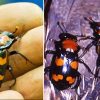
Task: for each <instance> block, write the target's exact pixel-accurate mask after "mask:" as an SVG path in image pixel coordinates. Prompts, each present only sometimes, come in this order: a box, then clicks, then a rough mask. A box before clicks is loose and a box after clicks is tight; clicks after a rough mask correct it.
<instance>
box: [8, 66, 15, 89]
mask: <svg viewBox="0 0 100 100" xmlns="http://www.w3.org/2000/svg"><path fill="white" fill-rule="evenodd" d="M7 67H8V70H9V72H10V74H11V76H12V78H13V79H14V83H13V84H12V85H11V86H10V89H11V88H12V86H14V85H15V84H16V78H15V76H14V74H13V69H12V67H11V66H10V65H8V66H7Z"/></svg>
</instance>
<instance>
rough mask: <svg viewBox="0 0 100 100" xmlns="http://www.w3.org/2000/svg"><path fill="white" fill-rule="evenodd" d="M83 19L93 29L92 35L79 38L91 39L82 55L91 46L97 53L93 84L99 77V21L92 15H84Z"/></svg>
mask: <svg viewBox="0 0 100 100" xmlns="http://www.w3.org/2000/svg"><path fill="white" fill-rule="evenodd" d="M84 19H85V20H86V21H88V22H89V24H90V28H91V29H92V30H93V36H85V37H83V38H81V39H80V40H86V39H91V40H92V42H91V43H90V44H88V45H87V46H86V48H85V50H84V52H83V54H82V56H84V55H85V54H86V53H87V51H89V49H90V48H91V47H92V46H95V51H96V53H97V60H96V68H95V73H94V81H93V84H94V85H95V84H96V82H97V81H98V78H100V76H99V71H100V22H96V21H94V20H93V19H92V17H85V18H84ZM94 85H93V86H92V88H93V89H94ZM93 89H92V90H93Z"/></svg>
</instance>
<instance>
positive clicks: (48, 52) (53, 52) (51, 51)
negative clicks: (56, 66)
mask: <svg viewBox="0 0 100 100" xmlns="http://www.w3.org/2000/svg"><path fill="white" fill-rule="evenodd" d="M55 53H56V52H55V51H53V50H47V51H46V52H45V55H44V57H45V58H46V56H47V54H55Z"/></svg>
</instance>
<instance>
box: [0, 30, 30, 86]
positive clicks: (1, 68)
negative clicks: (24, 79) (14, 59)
mask: <svg viewBox="0 0 100 100" xmlns="http://www.w3.org/2000/svg"><path fill="white" fill-rule="evenodd" d="M16 31H17V28H16ZM16 31H15V32H16ZM15 32H14V33H15ZM17 39H18V37H15V36H14V34H13V33H10V32H7V31H4V32H1V33H0V87H1V85H2V83H3V81H4V77H5V73H6V70H9V72H10V73H11V75H12V78H13V79H14V80H15V81H14V83H13V84H12V86H13V85H14V84H15V83H16V78H15V77H14V74H13V69H12V67H11V66H10V65H9V59H8V57H9V56H11V55H14V54H19V55H21V56H22V57H23V58H24V59H26V60H28V59H27V58H26V57H25V56H24V55H22V54H20V53H19V52H17V51H11V52H9V50H8V49H9V48H10V47H11V46H12V44H13V43H14V42H16V41H17ZM28 61H29V60H28ZM29 62H30V61H29ZM31 63H32V62H31ZM12 86H11V87H12Z"/></svg>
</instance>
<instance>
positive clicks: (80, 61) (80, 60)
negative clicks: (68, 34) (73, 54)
mask: <svg viewBox="0 0 100 100" xmlns="http://www.w3.org/2000/svg"><path fill="white" fill-rule="evenodd" d="M78 61H79V63H82V64H83V65H84V66H85V67H86V69H87V70H88V72H89V73H91V74H92V75H94V74H93V72H92V71H91V69H90V68H89V66H88V65H87V64H86V63H85V62H84V61H83V60H82V59H79V60H78Z"/></svg>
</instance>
